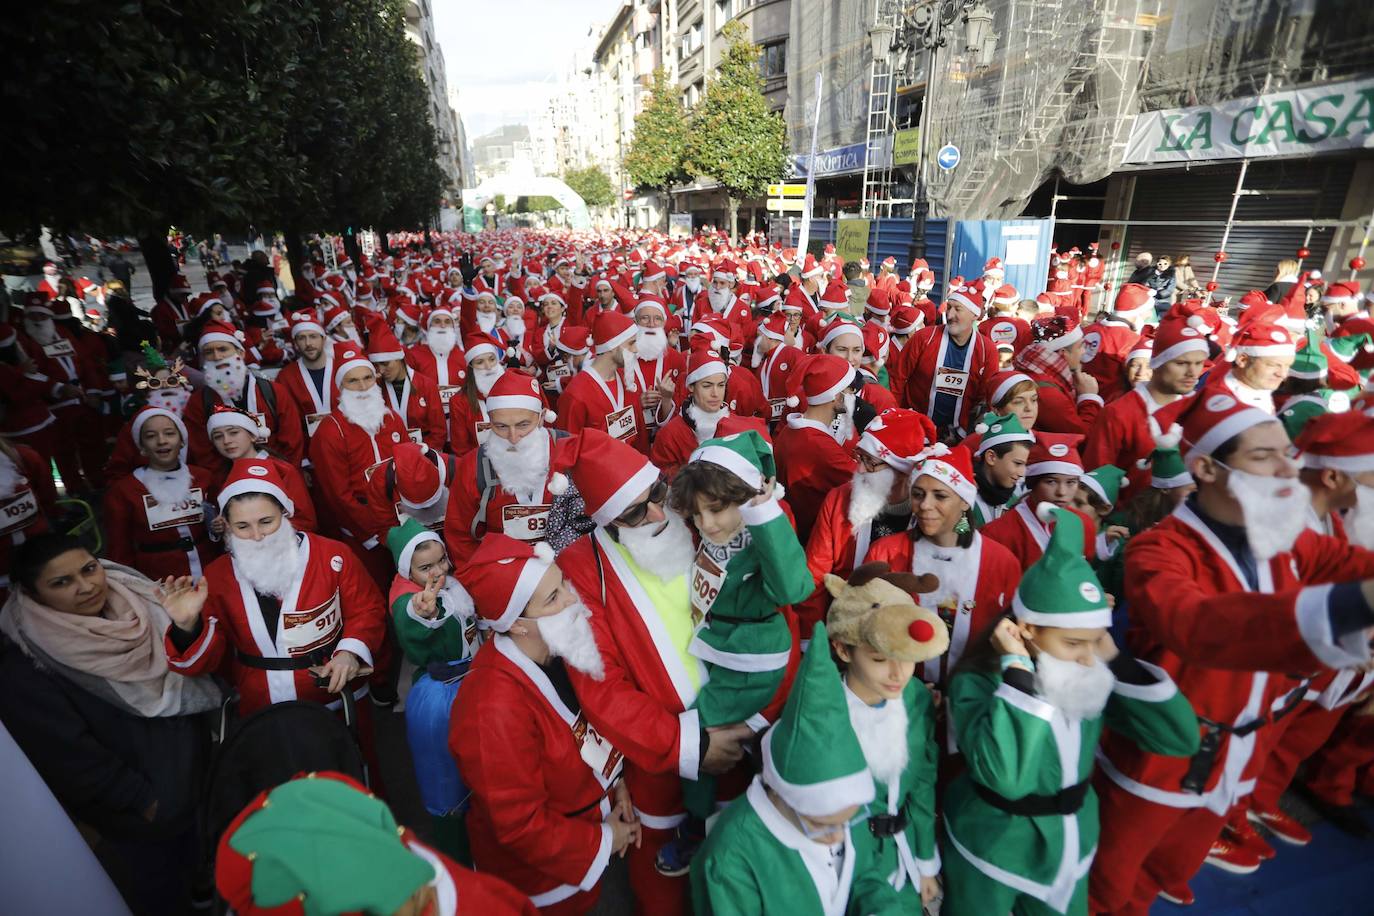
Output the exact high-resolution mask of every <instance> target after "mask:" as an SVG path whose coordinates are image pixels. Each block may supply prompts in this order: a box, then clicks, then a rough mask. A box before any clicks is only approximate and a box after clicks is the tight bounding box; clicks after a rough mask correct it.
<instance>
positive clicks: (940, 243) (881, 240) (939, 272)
mask: <svg viewBox="0 0 1374 916" xmlns="http://www.w3.org/2000/svg"><path fill="white" fill-rule="evenodd" d="M912 222H913V220H910V219H897V218H893V219H875V220H873V221H872V224H871V226H870V228H869V232H868V261H869V263H870V264H872V265H873V272H874V273H877V272H878V262H880V261H882V260H883V258H886V257H889V256H890V257H894V258H896V259H897V272H898V273H899V274H901V275H902V276H903V277H905V276H906V274H907V271H908V270H910V268H911V227H912ZM835 223H836V220H833V219H813V220H812V221H811V240H812V241H813V242H815V241H820V242H833V241H835ZM792 244H793V245H795V244H797V233H796V231H793V233H792ZM948 248H949V220H947V219H928V220H926V255H925V257H926V262H927V263H928V264H930V269H931V270H932V271H934V272H935V288H934V289H933V290H931V293H930V295H931V297H932V298H934V299H936V300H937V301H938V300H939V298H940V297H941V296H943V295H944V284H945V277H946V274H945V266H946V265H945V261H946V258H947V250H948Z"/></svg>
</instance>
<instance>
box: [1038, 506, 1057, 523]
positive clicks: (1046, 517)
mask: <svg viewBox="0 0 1374 916" xmlns="http://www.w3.org/2000/svg"><path fill="white" fill-rule="evenodd" d="M1058 508H1059V507H1058V506H1056V505H1055V504H1054V503H1041V504H1040V505H1038V506H1036V507H1035V517H1036V518H1038V519H1040V521H1042V522H1044V523H1045V524H1046V525H1048V524H1049V523H1050V522H1052V521H1054V513H1055V511H1056V510H1057V509H1058Z"/></svg>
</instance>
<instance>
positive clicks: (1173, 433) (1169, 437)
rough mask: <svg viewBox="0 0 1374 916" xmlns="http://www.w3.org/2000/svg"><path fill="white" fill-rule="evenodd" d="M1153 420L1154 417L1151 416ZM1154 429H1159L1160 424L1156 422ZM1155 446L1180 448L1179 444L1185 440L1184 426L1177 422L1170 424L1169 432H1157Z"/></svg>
mask: <svg viewBox="0 0 1374 916" xmlns="http://www.w3.org/2000/svg"><path fill="white" fill-rule="evenodd" d="M1150 420H1151V422H1153V421H1154V418H1153V417H1151V418H1150ZM1154 429H1156V430H1157V429H1159V424H1157V423H1156V424H1155V427H1154ZM1154 436H1155V448H1178V444H1179V443H1180V442H1182V441H1183V427H1182V426H1179V425H1178V424H1177V423H1174V424H1172V425H1170V427H1169V431H1168V432H1167V433H1162V432H1156V433H1155V434H1154Z"/></svg>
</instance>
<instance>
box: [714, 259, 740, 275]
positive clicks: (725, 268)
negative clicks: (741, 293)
mask: <svg viewBox="0 0 1374 916" xmlns="http://www.w3.org/2000/svg"><path fill="white" fill-rule="evenodd" d="M738 269H739V268H738V267H737V266H736V264H735V262H734V261H732V260H730V259H729V258H721V259H720V260H719V261H717V262H716V266H715V267H714V268H712V270H711V279H712V280H735V279H738V277H739V274H737V273H736V271H737V270H738Z"/></svg>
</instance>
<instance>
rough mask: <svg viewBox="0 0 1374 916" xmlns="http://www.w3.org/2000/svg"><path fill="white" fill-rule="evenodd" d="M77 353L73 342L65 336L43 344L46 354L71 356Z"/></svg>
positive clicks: (44, 353)
mask: <svg viewBox="0 0 1374 916" xmlns="http://www.w3.org/2000/svg"><path fill="white" fill-rule="evenodd" d="M74 353H76V350H74V349H72V342H71V341H70V340H67V338H65V337H59V338H58V339H57V340H54V341H53V342H52V343H50V344H44V345H43V355H44V356H71V355H73V354H74Z"/></svg>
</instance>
